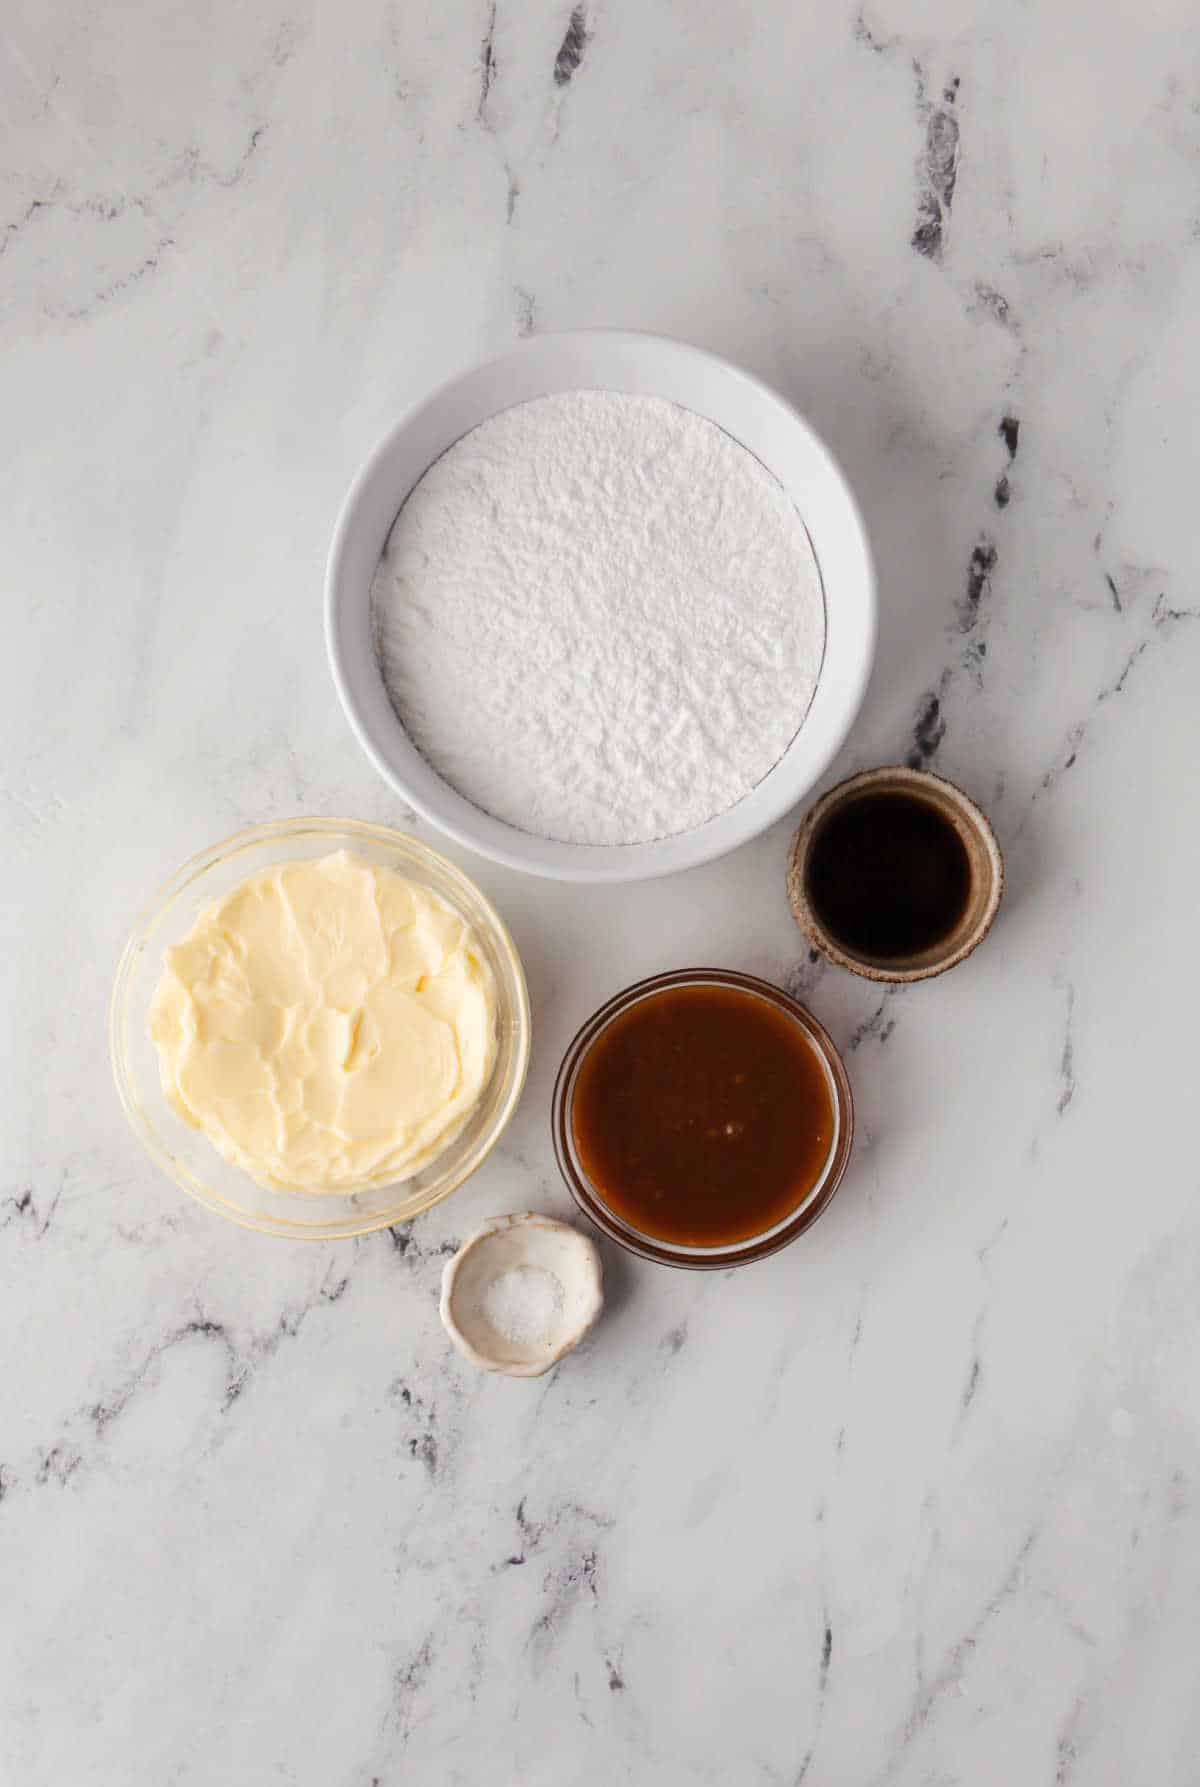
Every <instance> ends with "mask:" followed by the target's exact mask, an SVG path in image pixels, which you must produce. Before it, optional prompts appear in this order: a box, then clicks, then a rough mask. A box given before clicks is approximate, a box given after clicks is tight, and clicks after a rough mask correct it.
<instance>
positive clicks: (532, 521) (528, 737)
mask: <svg viewBox="0 0 1200 1787" xmlns="http://www.w3.org/2000/svg"><path fill="white" fill-rule="evenodd" d="M539 399H552V400H554V401H552V402H548V403H543V402H539V401H538V400H539ZM493 419H494V420H493ZM485 424H486V426H483V425H485ZM430 468H433V469H432V470H431V469H430ZM426 474H428V476H426ZM556 477H557V479H558V487H557V489H556V488H555V483H554V480H555V478H556ZM418 487H419V488H418ZM574 493H578V497H579V514H580V518H581V521H580V528H579V532H578V535H573V534H572V529H571V521H572V508H571V502H572V496H573V494H574ZM410 495H411V497H412V501H411V503H409V501H408V499H409V498H410ZM472 503H474V504H475V505H476V507H475V508H474V510H472V507H471V505H472ZM398 515H400V516H401V520H400V521H399V522H398V521H397V516H398ZM473 519H474V520H475V522H476V523H477V525H476V526H475V527H473V526H472V521H473ZM556 529H557V531H556ZM589 529H590V532H589ZM489 536H490V538H489ZM464 540H467V541H475V540H478V542H479V544H478V550H475V549H474V548H473V547H471V546H468V547H466V548H464V546H463V541H464ZM535 547H536V548H537V549H539V550H540V551H541V553H542V556H541V558H539V557H538V556H537V552H536V551H535V550H534V548H535ZM385 549H386V557H385ZM610 567H611V568H612V569H611V575H610ZM655 578H657V582H655ZM622 579H623V580H624V581H623V582H622ZM373 583H374V584H375V600H374V603H373V602H372V584H373ZM606 583H607V587H606ZM626 591H629V592H631V596H630V599H628V600H627V599H626V596H625V592H626ZM636 592H643V593H645V592H648V598H649V599H647V600H645V601H642V602H640V603H639V601H637V600H636V599H633V596H634V594H635V593H636ZM539 603H540V607H539ZM493 609H494V613H493ZM381 617H382V625H381ZM581 617H582V619H581ZM874 620H875V591H874V575H873V569H872V565H871V557H870V551H869V547H868V544H867V540H866V536H865V533H864V530H863V526H862V523H861V519H860V517H859V514H858V511H857V508H856V506H855V503H854V500H853V497H852V496H851V494H850V492H849V490H848V489H847V487H846V484H845V482H844V480H843V478H842V476H841V474H840V472H839V471H838V468H837V466H836V465H835V464H834V462H833V461H832V459H831V458H830V456H829V454H828V453H827V452H826V450H825V448H824V447H823V446H822V445H821V443H820V442H819V441H818V440H817V439H816V438H815V436H814V435H813V434H812V433H811V431H810V430H809V428H808V427H807V425H806V424H805V423H804V422H803V420H802V419H801V418H800V417H799V416H798V415H797V414H796V412H795V411H794V410H792V409H791V408H790V407H789V406H788V405H787V404H786V403H785V402H784V401H783V400H782V399H781V398H780V397H778V396H777V395H776V394H775V393H774V392H772V391H770V390H769V389H768V388H767V387H766V386H764V385H762V384H760V383H759V382H758V381H757V380H755V379H754V378H752V377H750V376H749V375H748V374H746V373H744V372H742V371H740V370H739V369H738V368H736V367H734V366H731V365H730V364H728V363H727V362H725V361H722V360H718V359H716V358H714V357H713V356H711V355H709V354H706V353H703V352H701V351H700V350H698V349H695V348H691V347H688V346H685V345H684V344H682V343H679V342H672V341H667V340H661V339H658V338H655V337H651V336H642V335H628V334H619V333H614V332H604V331H597V332H594V333H592V332H584V333H579V334H571V335H559V336H543V337H539V338H535V339H533V340H531V341H528V342H526V343H524V344H523V345H522V346H520V347H519V348H517V349H514V350H513V351H512V352H511V353H509V354H507V355H505V356H503V357H502V358H500V359H498V360H495V361H491V362H489V363H488V364H486V365H484V366H481V367H478V368H476V369H475V370H473V371H471V372H468V373H466V374H464V375H463V376H461V377H460V378H457V379H455V380H453V381H452V382H451V383H450V384H448V385H446V386H444V387H443V388H442V389H441V390H440V391H438V392H436V393H435V394H434V395H433V396H432V397H431V398H429V399H428V400H427V401H426V402H425V403H423V404H421V405H420V406H419V407H418V408H417V409H415V410H413V411H412V412H410V414H409V415H408V416H407V417H406V418H405V419H404V420H403V421H402V422H401V423H400V424H399V425H398V427H397V428H396V429H394V430H393V431H392V433H391V434H390V435H389V436H388V437H387V438H386V439H385V440H384V441H383V443H382V444H381V445H380V447H379V448H378V449H377V451H376V452H375V454H374V455H373V456H372V458H371V460H370V461H369V462H368V464H367V465H366V467H365V468H364V470H363V471H362V473H361V474H360V476H359V477H358V479H357V480H356V481H355V483H354V485H353V487H352V489H351V491H350V494H349V496H348V497H347V500H346V503H345V506H344V508H343V511H342V515H341V517H340V519H339V522H338V526H337V530H336V532H335V536H334V541H333V547H332V551H331V554H330V562H329V570H328V579H327V589H326V622H327V633H328V643H329V652H330V659H331V663H332V666H333V673H334V678H335V681H336V683H337V686H338V690H339V693H340V695H341V698H342V701H343V705H344V706H345V708H346V711H347V714H348V716H349V718H350V720H351V724H352V725H353V727H354V730H355V732H356V733H357V735H358V737H359V739H360V742H361V743H362V744H363V746H364V748H365V749H366V751H367V753H368V755H369V756H370V757H371V759H372V761H373V762H374V763H375V765H376V767H377V768H378V769H379V770H380V772H381V773H382V774H383V775H384V777H385V778H386V779H387V780H388V781H389V782H390V783H391V785H392V786H393V787H394V788H395V789H396V791H397V792H398V793H399V794H400V795H401V796H402V797H403V798H404V799H405V800H406V801H407V802H408V804H409V805H411V806H412V807H414V808H415V809H416V810H417V811H418V812H420V813H422V814H423V815H424V816H425V817H426V818H428V819H430V820H431V821H432V822H433V823H435V824H436V825H438V826H440V827H441V828H442V829H443V830H444V831H445V832H447V833H448V834H449V835H450V836H452V837H454V838H455V839H457V840H458V841H459V842H460V843H463V844H465V845H468V846H469V847H471V848H473V849H475V850H478V851H480V852H481V853H483V854H485V855H488V856H491V857H492V858H494V859H495V860H497V861H501V862H504V863H507V864H509V865H510V866H512V867H516V868H521V869H525V870H528V871H530V872H533V873H537V874H543V875H549V876H553V877H556V878H559V879H563V880H575V881H622V880H633V879H638V878H641V877H645V876H652V875H661V874H667V873H670V872H672V871H674V870H677V869H683V868H687V867H691V866H693V865H694V864H696V863H699V862H704V861H707V860H709V859H711V858H713V857H716V856H720V855H722V854H724V853H725V852H726V851H728V850H731V849H733V848H734V847H735V846H737V845H738V844H740V843H742V842H744V841H745V840H746V839H748V838H750V837H753V836H755V835H756V834H757V833H758V832H760V831H762V830H764V829H765V828H766V826H768V825H770V824H772V823H773V822H774V821H775V820H776V819H778V818H779V817H781V816H782V815H783V814H784V813H785V812H787V811H788V810H789V808H791V807H792V806H793V805H795V803H796V802H797V801H798V800H799V799H800V798H801V797H802V796H803V795H804V793H805V792H806V791H807V789H808V788H809V787H810V786H811V785H812V783H813V782H814V781H815V780H816V779H817V778H818V777H819V776H820V774H821V773H822V771H823V770H824V769H825V767H826V765H827V764H828V762H829V761H830V759H831V758H832V756H833V754H834V752H835V751H836V750H837V748H838V746H839V745H840V744H841V742H842V739H843V738H844V737H845V734H846V732H847V730H848V728H849V726H850V724H851V722H852V721H853V718H854V715H855V713H856V712H857V709H858V705H859V702H860V701H861V698H862V694H863V691H864V689H865V686H866V680H867V677H868V674H869V671H870V664H871V656H872V650H873V644H874ZM693 622H694V625H693ZM501 623H503V625H502V624H501ZM520 624H523V625H525V626H526V627H527V628H528V629H530V631H529V632H528V633H527V641H528V658H529V663H530V670H531V675H530V679H529V682H528V685H527V686H522V683H521V680H520V677H521V670H522V665H523V653H524V650H525V646H524V643H523V642H522V640H521V638H520V635H519V633H518V632H517V630H516V629H517V627H518V625H520ZM585 626H590V628H591V632H590V634H589V633H588V632H587V631H585V630H583V628H584V627H585ZM572 627H574V631H572ZM506 628H507V630H505V629H506ZM643 648H644V649H643ZM385 672H386V680H385ZM510 715H511V718H510V719H509V720H508V723H506V718H507V717H508V716H510Z"/></svg>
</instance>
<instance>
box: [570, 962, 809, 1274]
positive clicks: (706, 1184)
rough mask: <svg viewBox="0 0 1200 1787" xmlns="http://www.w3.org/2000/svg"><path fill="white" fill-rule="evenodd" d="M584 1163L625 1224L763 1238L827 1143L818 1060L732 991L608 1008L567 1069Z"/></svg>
mask: <svg viewBox="0 0 1200 1787" xmlns="http://www.w3.org/2000/svg"><path fill="white" fill-rule="evenodd" d="M571 1127H572V1131H573V1139H574V1143H575V1149H576V1152H577V1154H578V1157H579V1162H580V1164H581V1166H582V1167H583V1170H584V1171H585V1173H586V1174H587V1176H588V1178H589V1179H590V1180H591V1182H592V1184H593V1186H594V1187H595V1189H596V1191H597V1192H598V1194H599V1195H600V1197H602V1198H603V1200H604V1202H605V1203H606V1204H607V1206H608V1208H609V1209H610V1210H611V1211H612V1212H613V1213H614V1214H615V1215H616V1216H618V1217H619V1218H620V1219H621V1220H622V1221H623V1222H625V1223H627V1224H628V1225H629V1227H630V1228H632V1229H635V1230H636V1231H637V1232H638V1233H640V1234H642V1235H648V1236H651V1237H653V1238H654V1239H656V1240H659V1241H665V1242H670V1243H674V1244H676V1245H679V1246H684V1247H722V1246H728V1245H730V1244H732V1243H735V1242H739V1241H744V1240H747V1239H749V1238H750V1237H751V1236H756V1235H762V1234H764V1233H765V1232H766V1231H767V1230H769V1229H772V1228H773V1227H774V1226H775V1225H776V1224H777V1223H780V1222H782V1221H783V1220H784V1219H785V1217H787V1216H789V1215H790V1214H791V1213H792V1212H793V1211H794V1210H796V1209H797V1208H798V1207H799V1206H800V1205H801V1204H802V1203H803V1202H804V1200H805V1198H807V1197H808V1195H809V1193H810V1192H811V1191H812V1190H813V1187H814V1186H815V1185H816V1184H817V1182H818V1180H819V1179H820V1178H821V1175H822V1173H823V1172H824V1170H825V1168H826V1165H827V1163H828V1162H829V1158H830V1152H831V1149H832V1147H833V1141H834V1131H835V1127H836V1118H835V1113H834V1104H833V1095H832V1091H831V1089H830V1084H829V1079H828V1075H827V1073H826V1071H825V1068H824V1065H823V1063H822V1062H821V1060H820V1058H819V1057H818V1055H817V1052H816V1050H815V1048H814V1047H813V1044H812V1043H811V1042H810V1041H809V1039H808V1037H807V1036H806V1034H805V1033H804V1031H803V1030H802V1029H801V1027H800V1025H799V1024H798V1023H797V1022H796V1021H795V1020H793V1019H792V1018H790V1017H789V1016H788V1015H787V1013H786V1012H784V1011H782V1010H780V1008H779V1007H778V1006H777V1005H774V1004H772V1003H770V1002H769V1001H768V1000H767V999H764V998H762V997H760V996H759V995H757V994H756V993H753V992H749V991H746V990H743V989H742V988H739V987H731V986H719V985H705V984H696V985H690V986H688V985H685V986H677V987H668V988H665V989H664V990H663V991H661V992H657V993H652V994H650V995H649V996H648V997H646V998H644V999H640V1000H638V1001H637V1002H636V1003H635V1004H633V1005H631V1006H629V1007H628V1008H627V1009H626V1010H625V1011H622V1012H620V1013H619V1014H618V1015H617V1016H616V1017H615V1018H613V1019H612V1020H611V1022H609V1023H608V1024H607V1025H606V1026H605V1027H604V1028H603V1029H602V1030H601V1031H600V1032H599V1034H598V1035H597V1036H596V1038H595V1040H594V1042H592V1044H591V1045H590V1047H589V1048H588V1051H587V1054H586V1055H585V1057H584V1059H583V1062H582V1064H581V1066H580V1069H579V1074H578V1078H577V1081H576V1084H575V1089H574V1095H573V1098H572V1102H571Z"/></svg>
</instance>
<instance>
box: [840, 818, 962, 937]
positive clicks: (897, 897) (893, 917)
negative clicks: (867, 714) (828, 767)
mask: <svg viewBox="0 0 1200 1787" xmlns="http://www.w3.org/2000/svg"><path fill="white" fill-rule="evenodd" d="M970 894H971V864H970V860H969V858H968V856H967V851H966V846H965V845H964V843H963V841H962V839H961V838H960V837H959V835H958V833H957V831H956V830H955V829H954V826H953V825H952V824H951V823H950V821H949V820H948V819H946V818H944V817H943V816H942V814H941V813H940V812H939V811H938V810H937V808H936V807H934V806H932V805H931V804H930V802H929V801H926V800H921V799H920V798H919V797H918V796H915V795H910V794H864V795H863V796H862V798H861V799H859V800H850V801H848V802H847V803H846V805H845V806H844V807H839V808H837V809H836V810H835V811H834V812H833V813H831V814H830V816H829V818H828V819H827V820H826V821H825V823H824V825H823V826H822V827H821V829H820V831H818V833H817V835H816V837H815V838H814V839H813V842H812V848H811V851H810V854H809V863H808V897H809V901H810V903H811V905H812V909H813V911H814V912H815V913H816V916H817V917H818V918H819V919H820V921H821V923H822V924H823V925H824V926H825V929H826V930H827V931H828V932H829V933H830V935H831V936H832V937H833V938H834V939H835V940H836V941H837V942H838V943H840V944H841V945H842V946H843V947H844V948H845V949H847V950H849V951H850V953H851V954H852V955H859V956H865V957H867V958H868V959H878V960H889V959H890V960H893V961H894V960H897V959H903V958H904V957H906V956H917V955H920V954H921V953H922V952H923V951H924V950H926V949H930V948H932V946H933V945H934V944H936V943H941V942H943V941H944V940H945V938H947V937H948V936H949V935H950V933H951V931H953V930H954V928H955V926H956V925H958V923H959V922H960V920H961V919H962V917H963V914H964V913H965V912H966V909H967V902H968V900H969V898H970Z"/></svg>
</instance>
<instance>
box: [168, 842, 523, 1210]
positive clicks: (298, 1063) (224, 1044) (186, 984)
mask: <svg viewBox="0 0 1200 1787" xmlns="http://www.w3.org/2000/svg"><path fill="white" fill-rule="evenodd" d="M149 1029H150V1036H151V1039H152V1041H153V1042H154V1044H155V1046H156V1048H157V1050H158V1059H159V1069H160V1072H161V1074H162V1083H163V1090H164V1092H165V1093H166V1096H167V1098H168V1099H169V1100H170V1102H171V1104H172V1105H173V1106H174V1108H175V1110H176V1111H178V1113H179V1115H180V1116H181V1117H182V1118H183V1119H184V1120H185V1121H186V1122H187V1123H190V1124H191V1125H192V1126H193V1127H194V1128H196V1129H200V1130H202V1131H203V1132H204V1134H205V1135H207V1136H208V1138H209V1140H210V1141H212V1142H213V1144H214V1145H215V1146H216V1147H217V1148H219V1149H220V1151H221V1153H222V1154H224V1155H225V1156H226V1158H227V1159H229V1160H231V1161H233V1162H234V1163H235V1165H237V1166H239V1167H241V1168H242V1169H243V1170H244V1171H245V1172H247V1173H249V1174H250V1175H251V1176H252V1177H253V1178H255V1179H256V1180H258V1182H259V1183H260V1184H262V1185H269V1186H285V1187H295V1188H298V1189H301V1190H307V1191H313V1192H353V1191H362V1190H366V1189H368V1188H370V1187H372V1186H379V1185H389V1184H392V1183H393V1182H395V1181H396V1180H400V1179H407V1178H411V1177H412V1176H413V1174H415V1173H417V1172H419V1171H420V1170H421V1168H422V1167H425V1166H428V1165H429V1164H430V1162H431V1161H433V1160H434V1159H435V1158H436V1156H437V1155H438V1154H440V1153H441V1152H442V1150H443V1149H444V1148H445V1147H446V1146H447V1145H448V1143H449V1142H450V1141H452V1140H453V1138H454V1136H455V1135H456V1134H457V1133H458V1132H459V1130H461V1128H462V1127H463V1125H464V1123H465V1122H466V1120H467V1118H468V1117H469V1116H470V1114H471V1112H472V1110H473V1109H474V1108H475V1106H476V1104H477V1103H478V1101H479V1098H480V1096H481V1094H482V1092H483V1090H484V1088H485V1086H486V1085H487V1082H488V1079H489V1077H490V1075H491V1071H492V1067H493V1063H494V1061H495V1055H496V986H495V981H494V978H493V976H492V971H491V968H490V967H489V965H488V963H487V961H486V960H485V959H484V956H483V954H482V951H481V950H480V948H479V944H478V940H477V938H476V937H475V934H474V932H473V931H472V929H471V927H470V925H468V924H467V922H466V921H465V920H464V919H463V918H461V917H460V916H459V914H458V913H456V912H454V911H453V910H452V909H451V908H450V907H449V906H448V905H447V904H446V903H445V902H444V901H442V900H440V899H439V898H438V897H437V895H436V894H433V893H431V892H430V891H429V889H427V888H424V887H420V886H418V885H417V884H416V883H414V882H412V881H409V880H407V879H406V878H405V877H404V876H402V875H398V874H396V873H395V872H394V871H393V870H390V869H385V868H380V867H378V866H377V865H376V864H374V863H371V862H368V861H367V860H366V859H365V858H363V857H360V856H356V855H354V854H353V853H351V852H349V851H345V850H343V851H339V852H338V853H337V854H336V855H332V856H327V857H324V858H321V859H320V860H316V861H297V862H288V863H281V864H279V865H278V866H277V867H275V868H272V869H268V870H266V871H264V872H263V873H262V874H259V875H255V876H253V877H252V878H251V879H250V880H248V881H244V882H243V883H242V884H241V885H240V886H239V887H237V888H235V889H234V890H233V892H232V893H229V894H227V895H225V897H224V898H223V899H221V900H218V901H217V902H216V903H215V904H213V905H212V906H209V907H208V908H207V909H206V910H205V911H204V912H202V913H201V915H200V917H199V918H198V919H197V920H196V923H195V924H194V925H193V927H192V929H191V931H190V932H189V933H188V935H187V937H186V938H185V939H184V941H183V942H182V943H180V944H177V945H176V946H175V947H173V948H170V949H168V950H167V951H166V961H165V967H164V971H163V976H162V979H161V981H160V982H159V985H158V989H157V991H156V993H155V996H154V999H153V1002H152V1004H151V1008H150V1019H149Z"/></svg>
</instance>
